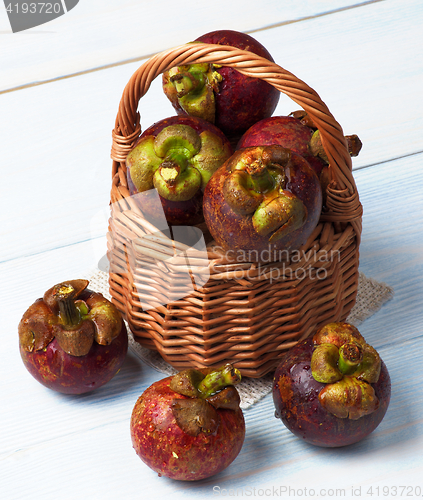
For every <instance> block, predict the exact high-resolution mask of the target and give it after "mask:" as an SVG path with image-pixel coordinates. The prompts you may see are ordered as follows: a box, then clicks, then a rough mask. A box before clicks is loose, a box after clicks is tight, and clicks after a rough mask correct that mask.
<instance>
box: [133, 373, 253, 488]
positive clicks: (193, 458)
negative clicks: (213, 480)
mask: <svg viewBox="0 0 423 500" xmlns="http://www.w3.org/2000/svg"><path fill="white" fill-rule="evenodd" d="M240 380H241V375H240V373H239V371H238V370H237V369H236V368H234V367H233V366H232V365H230V364H227V365H225V366H223V367H221V368H219V369H215V370H211V369H194V368H191V369H187V370H184V371H181V372H179V373H177V374H176V375H174V376H171V377H166V378H164V379H162V380H159V381H157V382H155V383H153V384H152V385H151V386H150V387H148V388H147V389H146V390H145V391H144V392H143V393H142V395H141V396H140V397H139V398H138V400H137V402H136V404H135V406H134V408H133V411H132V416H131V421H130V430H131V439H132V444H133V447H134V449H135V452H136V453H137V455H138V456H139V458H140V459H141V460H142V461H143V462H144V463H145V464H146V465H147V466H148V467H150V468H151V469H152V470H153V471H155V472H156V473H157V474H158V475H159V476H166V477H168V478H171V479H176V480H181V481H197V480H200V479H205V478H207V477H210V476H213V475H215V474H217V473H219V472H221V471H223V470H224V469H226V468H227V467H228V466H229V465H230V464H231V463H232V462H233V461H234V460H235V458H236V457H237V456H238V454H239V452H240V451H241V448H242V445H243V442H244V438H245V421H244V416H243V413H242V410H241V409H240V406H239V403H240V397H239V394H238V391H237V390H236V387H234V386H235V385H236V384H237V383H238V382H239V381H240Z"/></svg>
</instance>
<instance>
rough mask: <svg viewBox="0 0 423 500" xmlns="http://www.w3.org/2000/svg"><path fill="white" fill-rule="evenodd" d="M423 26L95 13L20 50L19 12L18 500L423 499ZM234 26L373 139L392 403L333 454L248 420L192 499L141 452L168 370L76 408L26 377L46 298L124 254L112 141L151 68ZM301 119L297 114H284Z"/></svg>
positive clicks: (258, 412)
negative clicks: (110, 210) (108, 254)
mask: <svg viewBox="0 0 423 500" xmlns="http://www.w3.org/2000/svg"><path fill="white" fill-rule="evenodd" d="M144 4H145V5H144ZM422 23H423V4H422V3H421V1H420V0H373V1H358V0H350V1H347V0H338V1H334V0H315V1H313V2H305V1H302V2H301V1H299V2H288V1H281V0H262V1H261V3H260V6H259V7H258V4H257V3H256V2H250V1H249V0H247V1H245V0H244V1H241V0H232V2H227V1H223V0H215V1H214V2H211V3H207V4H206V3H205V2H195V3H193V4H192V5H189V4H188V3H187V2H182V4H181V3H175V2H170V1H166V0H165V1H163V0H162V1H156V2H148V3H147V2H140V1H137V0H125V1H122V0H108V1H107V2H105V1H104V0H103V1H100V0H91V1H85V0H81V1H80V2H79V4H78V5H77V6H76V7H75V8H74V9H72V10H71V11H69V12H68V13H67V14H66V15H64V16H62V17H59V18H57V19H56V20H54V21H52V22H50V23H47V24H44V25H41V26H38V27H35V28H32V29H29V30H27V31H22V32H20V33H12V32H11V30H10V25H9V23H8V18H7V15H6V10H5V8H4V7H3V6H1V7H0V68H1V80H0V116H1V122H0V127H1V132H0V151H1V169H2V170H1V172H2V175H1V179H2V184H1V197H0V207H1V212H0V214H1V215H0V217H1V226H0V228H1V245H0V275H1V292H0V293H1V295H0V307H1V333H2V335H1V339H2V343H1V351H2V363H1V378H0V387H1V398H2V399H1V411H0V422H1V425H0V440H1V441H0V443H1V444H0V457H1V467H0V497H1V498H2V499H5V500H12V499H32V500H38V499H43V500H49V499H54V500H74V499H77V498H84V499H90V500H94V499H96V500H97V499H98V500H100V499H102V500H104V499H114V498H120V499H121V500H129V499H130V500H132V499H139V498H158V499H159V498H172V499H173V500H176V499H179V498H181V499H182V498H183V499H187V498H209V497H223V496H229V495H233V496H237V497H253V498H255V497H257V498H259V497H285V498H288V497H293V498H294V497H295V498H297V497H303V498H312V497H317V496H319V497H320V498H379V497H382V496H385V497H388V498H393V497H395V496H397V497H405V496H412V497H418V496H420V497H421V496H422V494H423V475H421V474H422V472H423V458H422V457H423V454H422V451H421V449H422V445H423V418H422V413H421V412H422V410H423V389H422V385H421V384H423V370H422V368H421V366H420V365H419V362H420V361H419V359H420V355H421V352H422V351H423V336H422V325H423V285H422V277H423V239H422V230H423V222H422V218H421V213H422V209H423V196H422V185H423V169H422V164H423V100H422V98H421V91H422V89H423V36H422V31H421V26H422ZM215 29H235V30H238V31H246V32H248V33H251V34H252V35H253V36H254V37H255V38H257V39H258V40H259V41H260V42H262V43H263V44H264V45H265V46H266V47H267V48H268V50H269V51H270V52H271V54H272V55H273V57H274V59H275V61H276V62H277V63H278V64H280V65H281V66H282V67H284V68H286V69H287V70H289V71H291V72H292V73H294V74H295V75H296V76H298V77H299V78H301V79H302V80H304V81H305V82H307V83H308V84H309V85H310V86H311V87H313V88H314V89H315V90H317V92H318V93H319V94H320V96H321V97H322V99H323V100H324V102H325V103H326V104H327V105H328V107H329V109H330V110H331V112H332V113H333V115H334V116H335V117H336V119H337V120H338V121H339V122H340V123H341V124H342V126H343V129H344V132H345V133H346V134H353V133H356V134H358V135H359V136H360V138H361V140H362V141H363V144H364V146H363V149H362V151H361V153H360V155H359V157H357V158H356V159H354V175H355V179H356V182H357V185H358V189H359V193H360V200H361V202H362V204H363V207H364V217H363V235H362V243H361V247H360V270H361V271H362V272H363V273H365V274H366V275H367V276H368V277H372V278H374V279H376V280H378V281H382V282H386V283H387V284H388V285H390V286H392V287H393V288H394V291H395V295H394V298H393V299H392V300H391V301H390V302H388V303H387V304H386V305H385V306H384V307H383V308H382V309H381V310H380V311H379V312H378V313H376V314H375V315H374V316H372V317H371V318H370V319H368V320H366V321H365V322H364V323H363V324H362V325H361V327H360V331H361V332H362V334H363V335H364V336H365V337H366V339H367V340H368V342H369V343H371V344H372V345H373V346H375V347H376V348H377V349H378V350H379V352H380V354H381V356H382V358H383V359H384V360H385V362H386V364H387V366H388V369H389V371H390V374H391V378H392V399H391V404H390V407H389V410H388V413H387V414H386V417H385V419H384V420H383V422H382V423H381V425H380V426H379V427H378V428H377V430H376V431H375V432H374V433H373V434H372V435H371V436H370V437H369V438H367V439H365V440H364V441H362V442H360V443H358V444H356V445H353V446H350V447H346V448H342V449H321V448H315V447H312V446H310V445H307V444H305V443H303V442H301V441H300V440H299V439H297V438H295V437H294V436H293V435H292V434H291V433H290V432H289V431H288V430H287V429H285V427H284V426H283V425H282V424H281V423H280V421H278V420H277V419H275V418H274V411H273V402H272V399H271V396H270V395H269V396H266V397H265V398H264V399H262V400H261V401H260V402H258V403H257V404H256V405H254V406H253V407H252V408H250V409H248V410H246V411H245V418H246V424H247V437H246V440H245V444H244V446H243V449H242V451H241V453H240V455H239V456H238V458H237V459H236V461H235V462H234V463H233V464H232V465H231V466H230V467H229V468H228V469H227V470H226V471H225V472H223V473H221V474H220V475H218V476H215V477H213V478H210V479H209V480H205V481H202V482H199V483H195V482H194V483H183V482H174V481H171V480H168V479H166V478H159V477H158V476H157V475H156V474H155V473H153V472H152V471H151V470H150V469H148V468H147V467H146V466H144V464H143V463H142V462H141V461H140V460H139V458H138V457H137V456H136V454H135V452H134V451H133V449H132V446H131V441H130V435H129V417H130V413H131V411H132V408H133V405H134V404H135V401H136V399H137V398H138V396H139V395H140V394H141V393H142V391H143V390H144V389H145V388H146V387H148V386H149V385H150V384H151V383H153V382H154V381H155V380H158V379H159V378H162V374H161V373H159V372H157V371H155V370H153V369H152V368H150V367H148V366H147V365H145V364H144V363H142V362H141V361H140V360H139V358H138V357H137V356H135V355H134V354H133V353H132V352H130V353H129V354H128V357H127V359H126V361H125V363H124V366H123V368H122V369H121V371H120V372H119V374H118V375H117V376H116V377H115V378H114V379H113V380H112V381H111V382H110V383H109V384H108V385H106V386H104V387H103V388H101V389H99V390H97V391H95V392H93V393H90V394H86V395H83V396H79V397H66V396H64V395H60V394H58V393H54V392H52V391H50V390H48V389H45V388H44V387H42V386H41V385H40V384H38V383H37V382H36V381H35V380H34V379H33V378H32V377H31V376H30V375H29V374H28V372H27V371H26V370H25V368H24V366H23V363H22V361H21V359H20V356H19V352H18V336H17V325H18V322H19V320H20V318H21V316H22V314H23V312H24V311H25V310H26V308H27V307H28V306H29V305H30V304H31V303H32V302H33V301H34V300H35V298H37V297H39V296H40V295H41V294H42V293H43V292H44V291H45V290H46V289H47V288H49V287H50V286H52V285H53V284H55V283H57V282H59V281H62V280H64V279H72V278H75V277H79V276H80V275H82V274H84V273H86V272H87V271H88V270H90V269H93V268H95V267H96V265H97V262H98V257H99V256H101V255H102V254H104V253H105V237H104V234H105V229H104V224H102V223H101V221H102V219H101V216H102V213H104V210H107V207H108V203H109V195H110V186H111V160H110V147H111V130H112V128H113V126H114V121H115V117H116V112H117V108H118V104H119V100H120V97H121V94H122V90H123V88H124V86H125V84H126V83H127V81H128V80H129V78H130V76H131V75H132V74H133V72H134V71H135V69H136V68H137V67H138V66H140V65H141V63H142V62H143V61H144V60H145V59H146V58H148V57H149V56H150V55H151V54H153V53H155V52H158V51H161V50H164V49H166V48H170V47H173V46H176V45H180V44H182V43H185V42H187V41H190V40H193V39H195V38H196V37H197V36H200V35H201V34H203V33H206V32H208V31H212V30H215ZM295 109H297V106H296V105H295V103H292V101H290V100H289V99H288V98H281V100H280V103H279V106H278V109H277V111H276V113H275V114H288V113H290V112H291V111H294V110H295ZM140 111H141V116H142V127H143V129H144V128H146V127H147V126H149V125H150V124H152V123H153V122H155V121H157V120H159V119H161V118H164V117H166V116H169V115H171V114H173V110H172V109H171V107H170V104H169V103H168V101H167V100H166V99H165V98H164V96H163V95H162V93H161V88H160V82H159V81H158V80H155V81H154V82H153V85H152V88H151V90H150V91H149V92H148V97H147V96H146V97H145V98H144V99H143V102H142V105H141V108H140ZM99 221H100V222H99Z"/></svg>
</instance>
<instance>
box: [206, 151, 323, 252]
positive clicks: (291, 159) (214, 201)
mask: <svg viewBox="0 0 423 500" xmlns="http://www.w3.org/2000/svg"><path fill="white" fill-rule="evenodd" d="M321 210H322V191H321V187H320V183H319V179H318V177H317V175H316V173H315V172H314V171H313V169H312V168H311V167H310V165H309V164H308V163H307V161H306V160H305V159H304V158H303V157H302V156H300V155H299V154H296V153H293V152H292V151H290V150H289V149H286V148H283V147H281V146H276V145H274V146H257V147H251V148H244V149H240V150H238V151H236V152H235V153H234V154H233V155H232V156H231V157H230V158H229V159H228V160H227V161H226V162H225V163H224V164H223V165H222V166H221V167H220V168H219V169H218V170H217V171H216V172H215V173H214V174H213V176H212V178H211V179H210V181H209V183H208V184H207V186H206V190H205V192H204V200H203V212H204V218H205V221H206V224H207V227H208V228H209V231H210V233H211V235H212V236H213V238H214V239H215V241H216V243H217V244H218V245H220V246H221V247H222V248H223V250H224V251H231V252H240V253H243V254H244V255H246V256H247V258H248V259H249V260H255V261H265V260H269V256H272V255H275V254H276V255H277V252H278V251H281V250H284V251H285V250H290V251H292V250H297V249H299V248H300V247H301V246H302V245H303V244H304V243H306V241H307V239H308V238H309V236H310V235H311V233H312V232H313V230H314V229H315V228H316V225H317V223H318V221H319V217H320V214H321Z"/></svg>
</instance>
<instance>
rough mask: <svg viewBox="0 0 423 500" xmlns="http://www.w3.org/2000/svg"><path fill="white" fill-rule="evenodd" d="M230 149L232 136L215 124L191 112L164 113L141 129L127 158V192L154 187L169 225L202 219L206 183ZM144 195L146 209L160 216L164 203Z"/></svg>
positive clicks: (196, 222) (133, 192)
mask: <svg viewBox="0 0 423 500" xmlns="http://www.w3.org/2000/svg"><path fill="white" fill-rule="evenodd" d="M231 154H232V147H231V145H230V143H229V140H228V139H227V138H226V137H225V135H224V134H223V133H222V132H221V131H220V130H219V129H218V128H217V127H215V126H214V125H213V124H211V123H209V122H207V121H205V120H202V119H201V118H196V117H191V116H173V117H170V118H165V119H164V120H160V121H159V122H157V123H155V124H153V125H152V126H151V127H149V128H147V129H146V130H145V131H144V132H143V133H142V134H141V136H140V138H139V139H138V141H137V143H136V144H135V146H134V148H133V149H132V151H131V152H130V153H129V154H128V156H127V158H126V167H127V181H128V187H129V192H130V194H131V195H135V194H137V193H142V192H146V191H149V190H152V189H156V190H157V192H158V194H159V196H160V201H161V204H162V206H163V210H164V214H165V217H166V220H167V222H168V224H169V225H195V224H199V223H201V222H203V220H204V219H203V213H202V200H203V192H204V188H205V186H206V185H207V182H208V181H209V179H210V177H211V175H212V174H213V173H214V172H215V171H216V170H217V169H218V168H219V167H220V166H221V165H222V163H223V162H224V161H225V160H226V159H227V158H229V157H230V155H231ZM151 199H152V200H154V201H155V200H156V198H155V197H152V198H151ZM146 200H148V198H147V197H146V198H143V201H144V204H143V206H142V207H141V208H142V210H143V211H145V212H147V214H148V215H150V216H151V217H152V219H154V218H157V215H156V214H157V211H158V210H161V207H157V206H154V203H150V205H151V206H150V205H149V203H148V202H147V201H146Z"/></svg>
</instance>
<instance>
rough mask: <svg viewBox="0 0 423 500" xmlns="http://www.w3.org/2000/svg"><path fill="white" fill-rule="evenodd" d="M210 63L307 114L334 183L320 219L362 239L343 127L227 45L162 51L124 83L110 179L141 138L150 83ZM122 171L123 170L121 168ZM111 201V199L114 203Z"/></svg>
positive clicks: (285, 79) (314, 99) (296, 84)
mask: <svg viewBox="0 0 423 500" xmlns="http://www.w3.org/2000/svg"><path fill="white" fill-rule="evenodd" d="M193 63H214V64H219V65H222V66H230V67H233V68H236V69H237V70H238V71H239V72H240V73H243V74H245V75H247V76H251V77H256V78H260V79H262V80H265V81H266V82H268V83H269V84H271V85H273V86H274V87H275V88H277V89H278V90H279V91H280V92H282V93H284V94H286V95H287V96H288V97H290V98H291V99H292V100H293V101H294V102H295V103H297V104H298V105H299V106H301V107H302V108H303V109H304V111H306V112H307V113H308V114H309V115H310V117H311V119H312V120H313V122H314V123H315V125H316V126H317V127H318V129H319V131H320V135H321V138H322V143H323V147H324V149H325V152H326V154H327V156H328V159H329V165H330V166H329V168H330V173H331V179H332V182H331V184H330V185H329V186H328V189H327V206H328V209H329V210H328V212H327V213H324V214H322V219H323V220H326V221H330V222H334V223H347V222H349V223H351V224H352V225H353V226H354V229H355V232H356V234H357V237H358V239H359V238H360V234H361V216H362V207H361V204H360V201H359V197H358V193H357V188H356V185H355V181H354V178H353V175H352V162H351V156H350V154H349V152H348V146H347V142H346V139H345V137H344V133H343V131H342V128H341V126H340V125H339V124H338V122H337V121H336V120H335V118H334V117H333V116H332V114H331V113H330V111H329V109H328V108H327V106H326V105H325V104H324V103H323V101H322V100H321V99H320V97H319V95H318V94H317V93H316V92H315V91H314V90H313V89H312V88H310V87H309V86H308V85H307V84H306V83H304V82H303V81H301V80H299V79H298V78H297V77H296V76H294V75H293V74H292V73H290V72H288V71H286V70H285V69H283V68H281V67H280V66H278V65H277V64H275V63H272V62H270V61H268V60H267V59H264V58H262V57H259V56H257V55H256V54H253V53H252V52H249V51H245V50H240V49H237V48H234V47H230V46H226V45H214V44H205V43H188V44H184V45H181V46H179V47H175V48H173V49H170V50H166V51H163V52H160V53H158V54H156V55H154V56H153V57H151V58H150V59H149V60H148V61H146V62H145V63H144V64H143V65H142V66H140V67H139V68H138V70H137V71H136V72H135V73H134V74H133V75H132V77H131V79H130V80H129V82H128V83H127V85H126V87H125V89H124V91H123V95H122V99H121V101H120V104H119V110H118V114H117V117H116V123H115V128H114V130H113V132H112V136H113V144H112V152H111V157H112V159H113V176H114V178H116V177H118V168H119V165H121V166H124V163H125V159H126V156H127V154H128V153H129V151H130V150H131V149H132V147H133V145H134V143H135V141H136V140H137V139H138V137H139V135H140V134H141V125H140V115H139V112H138V103H139V101H140V99H141V98H142V97H143V96H144V95H145V94H146V92H147V91H148V89H149V88H150V85H151V82H152V81H153V80H154V79H155V78H156V77H157V76H159V75H160V74H161V73H163V72H165V71H166V70H168V69H170V68H172V67H174V66H180V65H183V64H193ZM124 170H125V171H126V169H125V168H124ZM112 201H113V200H112Z"/></svg>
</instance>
